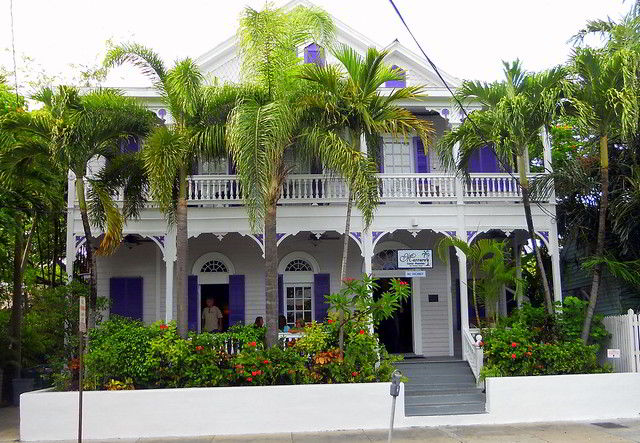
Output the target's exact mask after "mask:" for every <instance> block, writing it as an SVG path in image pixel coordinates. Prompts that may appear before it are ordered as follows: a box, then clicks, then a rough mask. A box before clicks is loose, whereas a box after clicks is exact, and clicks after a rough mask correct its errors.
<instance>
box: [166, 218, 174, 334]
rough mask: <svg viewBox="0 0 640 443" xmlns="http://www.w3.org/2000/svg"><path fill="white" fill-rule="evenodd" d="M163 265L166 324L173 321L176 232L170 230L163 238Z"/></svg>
mask: <svg viewBox="0 0 640 443" xmlns="http://www.w3.org/2000/svg"><path fill="white" fill-rule="evenodd" d="M165 242H166V243H165V247H164V248H165V249H164V264H165V274H164V276H165V303H164V317H165V321H166V322H167V323H168V322H170V321H172V320H173V298H174V290H173V274H174V271H173V267H174V266H173V265H174V263H175V261H176V232H175V229H174V230H171V231H170V232H168V233H167V235H166V236H165Z"/></svg>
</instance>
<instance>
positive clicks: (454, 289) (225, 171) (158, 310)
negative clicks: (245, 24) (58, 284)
mask: <svg viewBox="0 0 640 443" xmlns="http://www.w3.org/2000/svg"><path fill="white" fill-rule="evenodd" d="M299 3H303V4H306V3H304V2H298V1H296V2H293V3H292V4H290V5H289V7H292V6H294V5H296V4H299ZM334 21H335V26H336V31H337V39H338V41H339V42H340V43H344V44H347V45H349V46H351V47H353V48H354V49H356V50H357V51H358V52H360V53H362V54H364V52H365V51H366V49H367V48H368V47H377V48H379V49H385V50H387V51H388V53H389V55H388V57H387V63H388V64H389V65H394V66H397V67H399V68H400V69H402V70H403V71H404V72H405V73H406V75H405V79H404V80H403V81H396V82H390V83H389V84H387V85H385V87H384V88H381V90H380V93H381V94H385V93H388V92H389V91H390V90H391V89H392V88H394V87H399V86H403V85H404V84H406V85H416V84H421V85H426V91H427V95H426V96H425V97H424V99H423V100H421V101H412V102H406V103H401V105H402V106H405V107H406V108H407V109H409V110H411V112H413V113H414V114H416V115H418V116H420V118H424V119H427V120H429V121H431V122H432V124H433V127H434V129H435V131H436V137H435V138H436V141H434V143H436V142H437V138H438V137H440V136H442V134H443V133H444V132H445V131H447V130H449V129H451V128H455V127H456V125H459V124H460V122H461V119H462V116H461V115H460V114H459V113H458V112H457V111H455V108H454V107H453V105H452V100H451V95H450V93H449V92H448V91H447V89H446V88H445V87H444V85H443V84H442V83H441V81H440V80H439V79H438V77H437V76H436V74H435V73H434V71H433V70H432V69H431V68H430V66H429V65H428V64H427V62H426V60H424V59H423V58H422V57H421V56H419V55H417V54H415V53H413V52H412V51H410V50H408V49H407V48H406V47H404V46H403V45H402V44H401V43H399V42H398V41H394V42H392V43H391V44H389V45H387V46H384V47H380V46H379V45H377V44H376V43H375V42H373V41H372V40H370V39H369V38H367V37H365V36H364V35H361V34H360V33H358V32H357V31H355V30H353V29H352V28H350V27H349V26H347V25H346V24H344V23H342V22H340V21H339V20H337V19H334ZM298 51H299V55H300V57H301V59H302V60H303V61H304V62H314V61H316V59H317V57H319V56H321V55H320V54H322V51H319V50H318V47H317V46H316V45H315V44H313V43H311V44H309V45H307V46H305V47H301V48H298ZM327 57H328V59H327V60H326V62H327V63H334V62H337V61H336V60H334V59H332V57H331V55H330V54H327ZM197 63H198V64H199V65H200V67H201V70H202V72H203V73H205V74H206V75H211V76H216V77H217V78H219V79H220V80H222V81H229V82H233V81H237V80H238V76H239V70H240V60H239V58H238V54H237V51H236V42H235V37H231V38H229V39H228V40H226V41H224V42H222V43H221V44H220V45H218V46H217V47H215V48H213V49H212V50H210V51H209V52H207V53H206V54H204V55H202V56H201V57H199V58H198V59H197ZM443 76H444V78H445V80H446V81H447V82H448V83H449V86H450V87H451V88H454V89H455V88H456V87H457V86H458V85H459V84H460V80H459V79H457V78H455V77H453V76H451V75H448V74H443ZM125 92H126V93H127V94H129V95H132V96H135V97H139V98H140V100H141V101H143V102H144V103H145V104H146V105H147V106H148V107H149V109H151V110H153V111H154V112H155V113H156V114H157V115H158V116H159V117H160V118H163V119H165V120H166V121H167V123H170V122H171V116H170V115H168V113H167V110H166V109H164V108H163V105H162V102H161V100H160V97H159V96H158V94H157V93H156V91H155V90H154V89H153V88H125ZM474 109H479V106H475V107H474V106H470V107H469V109H468V111H469V112H470V111H472V110H474ZM383 142H384V146H383V156H382V157H383V158H382V162H381V163H382V164H381V168H380V173H379V174H378V183H379V188H378V189H379V193H380V206H379V207H378V209H377V211H376V213H375V219H374V221H373V223H372V225H371V226H370V228H369V229H368V230H365V229H364V227H363V225H362V220H361V217H360V215H359V214H358V212H357V211H354V216H353V221H352V228H351V230H350V231H351V232H347V233H344V226H345V212H346V202H347V193H346V187H345V186H344V183H343V182H342V181H341V179H339V178H337V177H335V176H331V175H325V174H323V173H322V171H321V170H315V169H314V168H311V167H305V166H304V165H299V166H298V167H297V170H295V171H294V173H293V174H291V175H290V176H289V177H288V178H287V180H286V184H285V185H284V187H283V193H282V197H281V200H280V207H279V209H278V220H277V232H278V234H277V235H278V248H279V249H278V257H279V298H280V300H279V310H280V313H281V314H283V315H284V316H285V317H286V319H287V322H288V323H290V324H293V323H295V321H296V320H297V319H303V320H305V321H310V320H316V321H321V320H323V319H324V318H325V317H326V313H327V306H326V303H325V301H324V295H326V294H328V293H329V292H335V291H338V290H339V289H340V282H339V275H340V260H341V254H342V239H343V235H348V236H349V238H350V240H349V241H350V249H349V256H348V274H349V275H350V276H352V277H356V278H357V277H359V276H361V275H362V274H363V273H367V274H372V275H373V276H375V277H378V278H380V279H381V280H380V286H381V288H384V287H385V284H386V282H387V280H385V279H389V278H392V277H396V278H402V279H406V280H407V281H408V282H409V283H410V284H411V288H412V296H411V298H410V300H409V302H408V303H406V305H405V306H404V307H403V309H402V311H401V312H400V313H399V314H397V315H396V317H395V318H394V319H393V320H390V321H387V322H385V323H383V324H382V325H381V326H380V329H379V332H380V335H381V337H382V340H383V341H384V342H385V344H386V345H387V347H388V349H389V351H390V352H397V353H405V354H415V355H419V356H462V357H464V358H468V355H469V353H470V352H471V351H470V349H471V343H472V342H471V340H472V339H471V336H470V334H469V318H470V315H469V306H468V305H469V303H468V295H467V261H466V258H465V256H464V255H462V254H456V253H455V252H454V251H453V250H452V251H451V257H450V259H449V260H447V261H446V262H443V261H441V260H439V259H438V256H437V253H436V250H437V244H438V242H439V240H440V239H442V238H443V237H446V236H451V237H457V238H460V239H462V240H465V241H469V242H472V241H474V240H476V239H478V238H480V237H482V236H498V237H502V238H505V237H506V238H509V239H511V241H512V242H513V244H514V245H516V246H518V247H521V246H522V245H523V244H526V242H527V234H526V223H525V217H524V210H523V206H522V203H521V199H520V192H519V189H518V187H517V184H516V180H515V179H514V178H513V177H512V176H511V175H510V174H509V173H505V172H501V171H500V168H499V167H498V163H497V161H496V159H495V157H494V156H493V155H492V152H491V151H490V150H486V152H480V153H479V154H478V155H477V157H476V158H474V159H473V161H472V162H471V165H470V178H469V179H465V178H461V177H457V176H456V175H455V174H454V173H453V172H452V171H447V170H445V169H443V167H442V166H441V164H440V162H439V160H438V157H437V156H436V155H435V153H434V151H433V149H432V147H431V146H422V143H421V142H420V141H419V139H417V138H409V139H408V140H404V139H394V138H392V137H391V136H384V137H383ZM143 149H144V148H143ZM544 163H545V167H546V169H548V170H550V169H551V150H550V145H549V142H548V140H545V150H544ZM69 186H70V192H69V195H75V191H74V190H73V181H70V183H69ZM237 189H238V186H237V182H236V177H235V176H234V174H233V165H231V164H229V162H226V161H222V162H218V163H206V162H200V163H199V164H198V168H197V171H194V174H193V175H192V176H191V177H190V178H189V209H188V214H189V220H188V226H189V234H188V235H189V258H188V264H187V267H188V269H189V274H190V277H189V284H188V291H189V306H188V310H189V328H190V329H192V330H199V328H200V315H199V312H200V309H201V307H202V306H203V303H204V301H205V299H206V298H209V297H213V298H214V299H215V300H216V304H217V305H218V306H219V307H221V309H222V310H223V312H224V317H225V318H224V322H225V326H228V325H232V324H235V323H237V322H244V323H247V324H249V323H252V322H253V321H254V320H255V318H256V317H257V316H264V315H265V272H264V257H263V254H264V242H263V234H262V233H260V232H252V230H251V229H250V226H249V222H248V218H247V213H246V211H245V208H244V204H243V201H242V198H241V197H240V195H239V194H238V192H237ZM532 209H533V218H534V223H535V227H536V230H537V234H538V236H539V238H540V239H541V240H542V242H543V243H544V244H545V245H546V247H547V249H548V251H549V253H550V255H551V257H552V260H551V263H552V270H553V272H552V275H553V292H554V295H555V298H556V300H559V299H560V297H561V289H560V268H559V250H558V236H557V230H556V225H555V220H554V218H553V214H555V206H554V202H553V200H552V201H549V202H546V203H541V204H540V205H539V206H534V207H533V208H532ZM124 230H125V236H126V237H125V241H124V242H123V244H122V246H121V247H120V248H119V249H118V250H117V252H116V253H115V254H114V255H112V256H108V257H100V258H99V259H98V271H99V272H98V276H99V281H98V295H99V296H103V297H109V298H110V299H111V312H112V313H118V314H120V315H127V316H131V317H136V318H140V319H141V320H143V321H144V322H146V323H151V322H154V321H157V320H163V321H171V320H172V319H175V317H176V291H175V285H174V279H175V259H176V248H175V230H174V229H173V228H172V227H170V226H168V224H167V222H166V220H165V218H164V216H163V214H162V213H161V212H159V211H158V210H157V209H154V208H153V205H152V204H151V205H149V207H148V208H146V209H144V210H143V212H142V214H141V216H140V218H139V219H136V220H130V221H128V222H127V223H126V226H125V228H124ZM84 241H85V239H84V237H83V229H82V223H81V220H80V214H79V211H78V207H77V205H76V204H74V202H73V201H71V202H70V204H69V205H68V234H67V257H74V256H75V255H76V253H77V251H78V250H80V249H81V248H82V247H83V244H84ZM407 251H413V252H407ZM425 251H426V252H425ZM429 251H431V256H430V257H429ZM411 254H414V255H416V254H418V255H419V254H424V255H426V257H427V259H426V260H418V261H415V262H412V263H407V261H406V258H407V255H411ZM429 258H430V260H429ZM72 267H73V262H72V260H69V264H68V272H70V273H71V271H72ZM506 300H507V297H506V296H505V297H504V298H503V300H502V303H501V309H503V310H505V309H506ZM465 349H467V350H466V351H465Z"/></svg>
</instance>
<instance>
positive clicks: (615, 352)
mask: <svg viewBox="0 0 640 443" xmlns="http://www.w3.org/2000/svg"><path fill="white" fill-rule="evenodd" d="M607 358H620V349H607Z"/></svg>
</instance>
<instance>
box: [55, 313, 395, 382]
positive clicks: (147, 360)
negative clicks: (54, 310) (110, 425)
mask: <svg viewBox="0 0 640 443" xmlns="http://www.w3.org/2000/svg"><path fill="white" fill-rule="evenodd" d="M352 326H353V325H352ZM263 339H264V328H256V327H254V326H234V327H232V328H231V330H230V332H227V333H221V334H208V333H203V334H190V335H189V337H188V338H186V339H183V338H180V336H179V335H178V333H177V330H176V327H175V324H173V323H170V324H168V325H166V324H162V323H155V324H153V325H150V326H145V325H144V324H142V323H141V322H138V321H133V320H128V319H124V318H113V319H110V320H108V321H106V322H104V323H103V324H102V325H101V326H100V327H99V328H97V329H95V330H94V331H92V332H91V334H90V340H89V343H90V345H89V352H88V354H87V356H86V359H85V362H86V363H85V368H86V375H85V384H84V386H85V388H86V389H88V390H129V389H148V388H184V387H214V386H268V385H292V384H312V383H363V382H365V383H372V382H379V381H389V380H390V377H391V373H392V372H393V364H392V363H393V362H394V361H396V360H398V358H396V357H390V356H389V355H388V354H387V352H386V350H385V349H384V347H383V346H380V345H379V344H378V341H377V339H376V337H375V336H374V335H373V334H371V333H370V332H369V329H368V328H367V327H365V326H364V325H360V326H356V327H355V328H353V327H352V328H350V329H348V330H346V333H345V348H344V355H341V353H340V352H339V350H338V349H337V340H338V328H337V323H336V322H334V321H332V320H329V322H327V323H312V324H309V325H307V326H306V327H305V330H304V335H303V336H302V338H300V339H298V340H296V341H293V342H289V343H287V345H286V346H274V347H272V348H269V349H266V348H265V346H264V345H263V341H264V340H263ZM231 347H233V348H234V351H236V350H237V352H234V353H231V352H230V350H231ZM378 356H379V357H380V360H379V359H378ZM70 380H71V377H70V374H68V375H67V377H63V378H61V379H60V380H59V383H58V386H59V388H61V389H63V390H64V389H70V388H71V383H70Z"/></svg>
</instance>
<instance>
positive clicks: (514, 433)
mask: <svg viewBox="0 0 640 443" xmlns="http://www.w3.org/2000/svg"><path fill="white" fill-rule="evenodd" d="M18 420H19V417H18V409H17V408H0V443H7V442H15V441H18V440H17V438H18ZM596 423H599V422H594V423H536V424H522V425H500V426H446V427H438V428H409V429H397V430H396V431H395V432H394V434H393V435H394V439H393V441H394V442H395V443H402V442H419V441H426V442H433V443H453V442H465V443H466V442H469V443H476V442H478V443H479V442H486V443H489V442H492V443H493V442H510V443H511V442H514V443H515V442H523V443H529V442H531V443H533V442H554V443H555V442H593V443H600V442H601V443H609V442H640V419H634V420H614V421H606V422H602V423H599V425H598V424H596ZM86 441H87V442H88V443H98V442H101V443H102V442H104V443H134V442H135V443H165V442H167V443H169V442H171V443H177V442H212V443H221V442H229V443H232V442H233V443H244V442H261V441H264V442H269V443H280V442H287V443H311V442H314V443H315V442H328V443H330V442H386V441H387V432H386V431H364V430H359V431H338V432H319V433H309V434H304V433H300V434H298V433H295V434H291V433H287V434H271V435H239V436H217V437H214V436H211V437H197V438H184V437H180V438H160V439H119V440H86ZM42 443H45V442H42Z"/></svg>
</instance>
